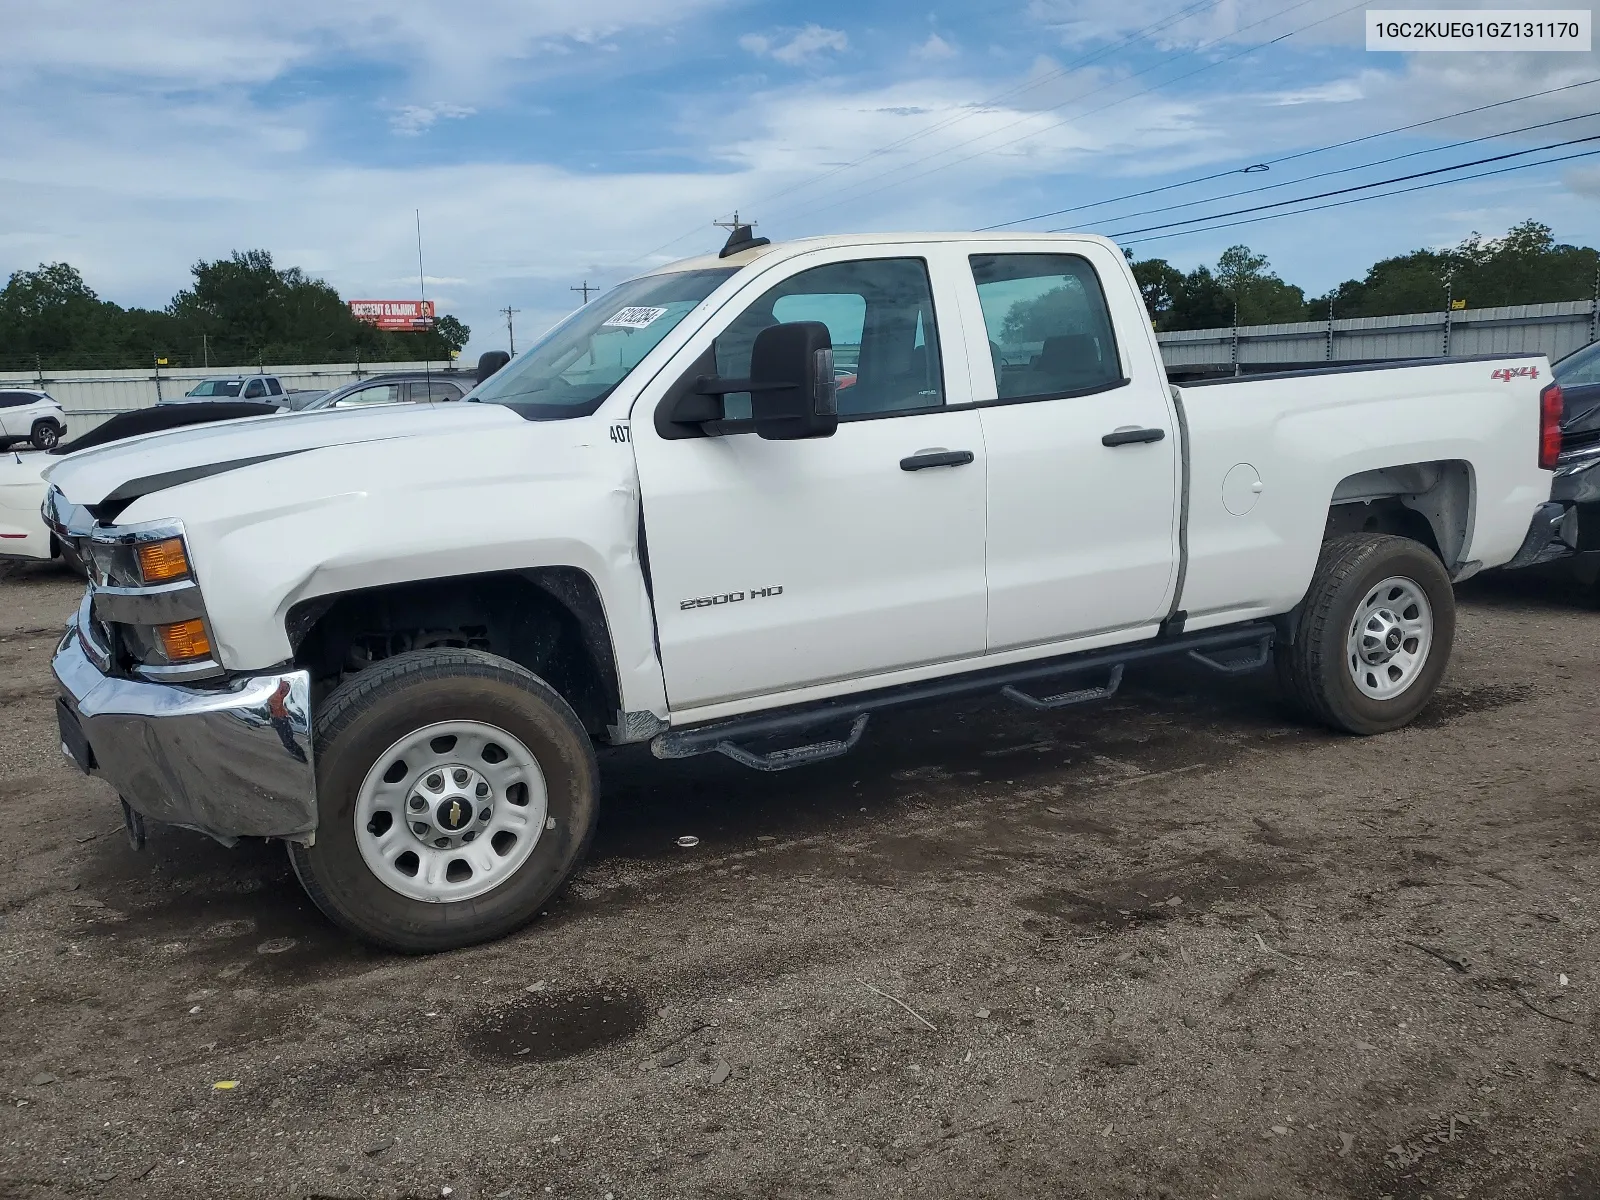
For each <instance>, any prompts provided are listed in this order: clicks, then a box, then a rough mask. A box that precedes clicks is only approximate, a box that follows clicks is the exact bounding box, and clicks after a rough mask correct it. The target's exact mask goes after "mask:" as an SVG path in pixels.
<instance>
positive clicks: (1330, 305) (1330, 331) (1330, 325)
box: [1326, 292, 1333, 362]
mask: <svg viewBox="0 0 1600 1200" xmlns="http://www.w3.org/2000/svg"><path fill="white" fill-rule="evenodd" d="M1326 358H1327V360H1328V361H1329V362H1332V361H1333V293H1332V292H1329V293H1328V352H1327V355H1326Z"/></svg>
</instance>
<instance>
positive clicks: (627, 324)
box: [601, 308, 667, 329]
mask: <svg viewBox="0 0 1600 1200" xmlns="http://www.w3.org/2000/svg"><path fill="white" fill-rule="evenodd" d="M666 315H667V310H666V309H664V308H623V309H619V310H618V311H617V315H616V316H614V317H612V318H610V319H609V320H607V321H603V322H601V324H603V325H609V326H610V327H611V328H613V329H644V328H645V327H646V326H648V325H650V324H652V323H653V322H655V321H656V320H658V319H660V318H661V317H664V316H666Z"/></svg>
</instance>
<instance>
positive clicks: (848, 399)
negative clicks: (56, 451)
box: [48, 229, 1561, 952]
mask: <svg viewBox="0 0 1600 1200" xmlns="http://www.w3.org/2000/svg"><path fill="white" fill-rule="evenodd" d="M1533 368H1537V370H1534V369H1533ZM1546 374H1547V372H1546V371H1545V369H1544V365H1543V362H1542V360H1541V359H1530V358H1522V357H1515V356H1512V357H1506V358H1496V359H1486V360H1467V361H1460V360H1458V361H1453V362H1448V363H1443V364H1439V365H1421V364H1418V365H1410V364H1407V365H1402V366H1399V367H1389V368H1385V369H1369V368H1365V367H1352V368H1334V369H1330V370H1327V371H1318V372H1297V373H1293V374H1289V375H1282V376H1263V377H1255V378H1246V379H1240V380H1229V381H1225V382H1220V383H1217V384H1214V385H1212V384H1203V385H1198V386H1192V387H1183V388H1178V387H1173V386H1170V385H1169V384H1168V382H1167V380H1166V377H1165V374H1164V371H1163V368H1162V362H1161V358H1160V355H1159V352H1158V348H1157V344H1156V339H1155V336H1154V333H1153V332H1152V330H1151V325H1150V319H1149V317H1148V315H1147V314H1146V312H1145V310H1144V308H1143V307H1142V305H1141V302H1140V297H1139V291H1138V289H1137V287H1136V286H1135V283H1134V280H1133V277H1132V275H1131V273H1130V272H1129V269H1128V266H1127V264H1126V263H1125V262H1124V260H1123V256H1122V254H1121V253H1120V252H1119V251H1118V249H1117V248H1116V246H1114V245H1112V244H1110V243H1108V242H1106V241H1104V240H1102V239H1098V238H1093V237H1086V236H1048V237H1047V236H1020V237H1019V236H1009V235H1005V236H999V235H972V234H947V235H908V236H893V235H875V236H858V237H827V238H818V239H811V240H805V241H796V242H792V243H788V244H783V245H769V244H766V243H765V241H764V240H761V239H755V238H753V237H751V236H750V234H749V231H748V230H747V229H741V230H737V231H735V234H734V236H733V238H731V239H730V243H729V245H728V246H726V247H725V248H724V249H723V252H722V254H721V255H712V256H706V257H704V258H696V259H691V260H688V261H684V262H679V263H676V264H674V265H671V266H667V267H663V268H661V269H659V270H657V271H654V272H652V273H651V274H648V275H645V276H642V277H640V278H637V279H634V280H632V281H631V282H628V283H625V284H623V285H622V286H620V287H618V288H617V289H615V290H614V291H612V292H609V293H607V294H606V295H604V296H602V297H601V298H599V299H597V300H595V301H594V302H593V303H591V304H589V305H587V306H586V307H584V308H583V309H581V310H579V311H578V312H577V313H575V314H574V315H573V316H572V317H570V318H569V319H568V320H566V321H565V322H563V323H562V324H560V325H558V326H557V327H556V328H554V329H552V330H551V331H550V332H549V333H547V334H546V335H545V336H544V337H543V338H542V339H541V340H540V341H539V342H538V343H537V344H535V345H534V346H533V347H532V348H531V349H529V350H527V351H525V352H524V353H523V354H521V355H520V356H518V357H517V358H516V359H515V360H513V361H512V362H511V363H510V364H509V365H507V366H506V367H504V368H503V369H502V370H500V371H499V372H498V373H497V374H495V375H493V376H492V377H490V378H488V379H487V380H485V381H484V382H483V383H481V384H480V385H478V386H477V388H475V389H474V391H473V392H472V393H471V394H470V395H469V396H468V397H467V399H466V401H464V402H463V403H460V404H454V405H450V406H449V411H448V412H445V411H441V410H435V409H428V408H422V407H411V406H397V407H385V408H382V409H378V410H366V411H362V410H351V411H343V412H333V413H326V414H317V415H315V416H306V417H301V416H294V415H291V416H278V417H271V418H263V419H257V420H246V421H236V422H223V423H219V424H213V425H208V426H205V427H202V428H196V429H191V430H185V431H178V432H172V433H166V434H159V435H154V436H151V437H149V438H145V439H141V440H139V441H137V442H133V443H129V444H125V445H122V446H110V447H106V448H104V449H102V450H93V451H88V452H86V453H81V454H76V455H73V456H72V457H71V458H70V459H68V460H66V461H64V462H62V463H61V464H60V465H59V466H57V467H55V468H54V469H53V471H52V473H51V481H52V485H53V487H52V491H51V496H50V500H49V502H48V504H49V515H50V517H51V520H52V525H53V527H54V529H55V530H56V534H57V536H58V537H75V538H77V539H78V541H79V543H80V545H81V553H82V554H83V556H84V558H85V559H86V561H88V562H89V563H90V564H91V569H92V582H91V586H90V587H89V590H88V592H87V594H86V595H85V597H84V599H83V604H82V607H81V608H80V610H79V612H78V615H77V617H76V619H75V621H74V622H73V623H72V626H71V628H70V629H69V630H68V632H67V635H66V637H65V638H64V639H63V641H62V643H61V646H60V649H59V651H58V653H57V655H56V658H55V673H56V677H57V679H58V680H59V683H60V693H61V699H60V704H59V706H58V709H59V717H60V722H61V735H62V741H63V748H64V749H65V750H66V751H67V753H68V754H69V755H70V756H71V757H72V758H73V759H74V760H75V761H76V762H77V763H78V764H79V765H80V766H81V767H82V768H84V769H85V770H86V771H93V772H97V773H98V774H100V775H101V776H103V777H104V779H105V780H107V781H108V782H109V783H110V784H111V785H113V786H114V787H115V788H116V790H117V791H118V792H120V793H121V795H122V798H123V801H124V815H125V817H126V818H127V820H128V823H129V830H130V835H132V836H134V837H135V838H142V832H143V828H144V819H145V818H146V817H148V818H151V819H155V820H160V821H165V822H171V823H175V824H178V825H184V826H188V827H190V828H193V829H198V830H202V831H204V832H206V833H209V834H211V835H212V836H214V837H216V838H218V839H219V840H222V841H224V842H231V841H232V840H234V839H236V838H238V837H242V836H253V837H273V838H281V839H283V840H284V841H285V842H287V843H288V848H289V853H290V856H291V858H292V860H293V864H294V868H295V870H296V872H297V873H298V875H299V878H300V880H301V881H302V883H303V884H304V886H305V888H306V890H307V891H308V892H309V893H310V895H311V896H312V897H313V899H314V900H315V901H316V903H317V904H318V905H319V906H321V908H322V909H323V910H324V911H325V912H326V913H327V914H328V915H329V916H330V917H332V918H333V919H334V920H336V921H338V922H340V923H342V924H343V925H344V926H346V927H347V928H349V929H351V930H353V931H355V932H356V933H357V934H359V935H361V936H363V937H365V938H368V939H371V940H372V941H375V942H378V943H381V944H383V945H386V946H389V947H393V948H396V949H399V950H404V951H414V952H416V951H431V950H440V949H445V948H448V947H455V946H461V945H466V944H469V943H472V942H477V941H481V940H485V939H488V938H493V937H497V936H499V935H502V934H505V933H506V932H508V931H510V930H512V929H515V928H517V927H518V926H520V925H522V924H523V923H525V922H527V921H528V920H529V919H530V918H532V917H533V916H534V915H535V914H536V913H538V911H539V909H540V906H541V905H543V904H544V903H545V901H546V900H547V899H548V898H549V897H550V896H551V894H552V893H553V892H554V891H555V890H556V889H557V888H559V887H560V886H561V885H562V883H563V881H564V880H566V879H567V878H568V877H569V876H570V875H571V873H572V872H573V870H574V868H575V867H576V866H577V864H578V862H579V860H580V858H581V856H582V855H583V853H584V850H585V847H586V845H587V843H588V841H589V837H590V832H591V830H592V829H593V827H594V821H595V814H596V807H597V805H598V803H599V795H598V787H599V784H598V775H597V769H596V762H595V747H596V745H597V744H598V745H602V746H603V745H618V744H622V743H629V742H642V741H648V742H649V743H650V746H651V748H652V749H653V751H654V752H655V754H656V755H658V756H659V757H661V758H681V757H685V756H688V755H694V754H701V753H706V752H713V751H715V752H720V753H723V754H725V755H728V756H730V757H731V758H734V759H736V760H737V761H739V762H741V763H744V764H747V765H749V766H751V767H756V768H760V769H764V770H773V769H778V768H782V767H789V766H795V765H799V764H801V763H805V762H810V761H815V760H818V759H821V758H825V757H830V756H833V755H835V754H840V753H843V752H845V751H846V750H848V749H849V748H851V747H852V746H854V745H855V744H856V742H857V741H858V740H859V739H860V738H861V737H862V736H863V730H864V727H865V725H866V724H867V719H868V717H869V716H870V714H872V713H874V712H876V711H878V710H880V709H884V708H887V707H889V706H891V705H902V704H909V703H914V702H927V701H934V700H938V699H940V698H943V697H948V696H952V695H956V694H959V693H968V692H976V691H980V690H990V691H1003V692H1004V694H1005V695H1007V696H1009V697H1011V698H1012V699H1014V700H1016V701H1017V702H1019V703H1020V704H1023V705H1026V706H1029V707H1030V708H1035V709H1038V708H1057V707H1062V706H1065V705H1069V704H1076V703H1079V702H1081V701H1085V700H1091V699H1095V698H1098V697H1102V696H1106V695H1109V694H1110V693H1112V692H1113V691H1114V690H1115V689H1116V687H1117V684H1118V682H1119V681H1120V679H1121V677H1122V671H1123V667H1124V665H1125V664H1128V663H1131V662H1134V661H1136V660H1147V659H1154V658H1157V657H1160V656H1170V655H1184V656H1188V657H1189V658H1190V659H1193V660H1197V661H1199V662H1201V663H1204V664H1206V665H1208V666H1211V667H1214V668H1216V669H1217V670H1221V671H1228V672H1236V671H1243V670H1249V669H1252V668H1255V667H1262V666H1265V665H1267V663H1268V662H1269V660H1273V659H1275V660H1276V666H1277V670H1278V673H1279V675H1280V676H1281V678H1282V681H1283V684H1284V686H1285V688H1286V690H1287V692H1288V694H1289V696H1290V697H1291V698H1292V700H1293V701H1294V702H1295V703H1296V704H1297V705H1298V706H1299V707H1300V708H1301V709H1302V710H1304V711H1305V712H1306V713H1307V714H1308V715H1310V716H1311V717H1312V718H1314V719H1317V720H1320V721H1322V722H1325V723H1327V724H1329V725H1331V726H1333V727H1334V728H1336V729H1341V730H1345V731H1348V732H1351V733H1358V734H1368V733H1379V732H1382V731H1385V730H1391V729H1394V728H1396V727H1398V726H1401V725H1404V724H1405V723H1406V722H1408V721H1409V720H1411V718H1412V717H1413V716H1415V715H1416V713H1417V712H1418V711H1419V710H1420V709H1421V708H1422V706H1423V705H1424V704H1425V703H1426V702H1427V700H1428V698H1429V696H1430V695H1431V694H1432V693H1433V691H1434V689H1435V687H1436V685H1437V684H1438V682H1439V679H1440V676H1441V675H1442V674H1443V672H1444V670H1445V666H1446V662H1447V660H1448V658H1449V655H1450V649H1451V642H1452V636H1453V632H1454V623H1455V621H1454V607H1453V594H1452V589H1451V581H1452V579H1459V578H1462V577H1464V576H1466V575H1469V574H1471V573H1472V572H1474V571H1476V570H1478V569H1479V568H1482V567H1493V566H1500V565H1505V564H1508V563H1510V562H1512V561H1514V560H1517V559H1518V558H1519V557H1526V558H1531V557H1533V556H1535V555H1537V554H1538V553H1539V552H1540V551H1542V550H1544V549H1545V547H1546V546H1547V544H1548V543H1549V542H1550V541H1551V539H1552V538H1553V537H1554V536H1555V526H1556V524H1557V523H1558V522H1559V518H1560V516H1561V511H1560V506H1559V505H1557V506H1552V505H1550V504H1549V496H1550V490H1551V470H1550V468H1551V466H1552V465H1553V461H1554V455H1555V452H1556V451H1557V450H1558V449H1559V429H1558V428H1557V423H1558V422H1559V419H1560V403H1559V396H1557V397H1556V401H1555V403H1554V405H1553V406H1552V403H1551V400H1550V396H1549V395H1548V394H1544V395H1542V394H1541V388H1540V382H1539V381H1540V380H1542V379H1543V378H1544V377H1545V375H1546ZM85 531H87V532H85Z"/></svg>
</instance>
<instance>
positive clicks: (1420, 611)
mask: <svg viewBox="0 0 1600 1200" xmlns="http://www.w3.org/2000/svg"><path fill="white" fill-rule="evenodd" d="M1432 647H1433V607H1432V606H1431V605H1430V604H1429V603H1428V595H1427V593H1426V592H1424V591H1423V590H1422V585H1421V584H1419V583H1417V582H1416V580H1414V579H1407V578H1405V577H1404V576H1402V575H1392V576H1390V577H1389V578H1388V579H1385V580H1384V581H1383V582H1382V583H1379V584H1377V585H1375V586H1373V587H1371V588H1368V589H1367V594H1366V597H1365V599H1363V600H1362V601H1361V603H1360V604H1359V605H1357V606H1356V612H1355V616H1354V617H1353V618H1352V619H1351V621H1350V636H1349V638H1348V639H1347V642H1346V647H1345V658H1346V660H1347V664H1348V666H1349V668H1350V678H1351V679H1352V680H1354V681H1355V685H1356V687H1357V688H1359V689H1360V691H1361V693H1362V695H1364V696H1369V697H1371V698H1372V699H1374V700H1393V699H1394V698H1395V697H1396V696H1398V695H1400V694H1401V693H1402V692H1404V691H1405V690H1406V689H1407V688H1408V687H1410V686H1411V684H1412V683H1413V682H1414V681H1415V680H1416V678H1417V676H1418V675H1420V674H1421V673H1422V668H1423V665H1424V664H1425V663H1426V662H1427V661H1428V651H1429V650H1430V649H1432Z"/></svg>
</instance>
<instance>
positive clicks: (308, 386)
mask: <svg viewBox="0 0 1600 1200" xmlns="http://www.w3.org/2000/svg"><path fill="white" fill-rule="evenodd" d="M453 365H454V364H449V363H444V362H435V363H423V362H393V363H319V364H315V365H310V366H304V365H302V366H286V367H275V366H265V367H260V368H257V367H255V366H250V367H241V368H237V369H234V370H230V369H228V368H227V367H220V368H219V367H211V368H209V369H208V368H204V367H185V368H181V369H175V370H168V369H167V368H165V367H162V368H159V369H157V368H151V369H141V370H122V371H51V370H44V371H42V372H26V373H22V374H17V373H12V374H0V388H8V387H12V388H16V387H21V388H43V389H44V390H45V391H47V392H49V393H50V394H51V395H52V396H54V397H55V398H56V399H57V400H59V401H61V406H62V407H63V408H65V409H66V410H67V431H68V432H67V436H68V437H76V436H77V435H78V434H80V433H87V432H88V431H89V430H91V429H93V428H94V427H95V426H97V425H99V424H100V423H101V422H102V421H104V420H106V419H107V418H108V417H113V416H115V415H116V414H117V413H120V412H128V411H130V410H132V409H136V408H148V407H150V405H152V404H155V403H156V402H157V401H158V400H161V399H163V398H165V399H167V400H172V399H175V398H177V397H179V396H181V395H183V394H184V393H185V392H187V391H188V390H189V389H190V388H192V387H193V386H194V385H195V384H197V383H199V382H200V381H201V380H202V379H216V378H219V377H222V378H227V377H229V376H233V375H243V376H246V377H248V376H251V375H255V374H258V373H259V374H263V375H276V376H277V377H278V379H279V380H280V381H281V382H282V384H283V386H284V387H285V388H288V389H289V390H291V391H301V390H304V391H318V392H326V391H332V390H333V389H334V388H336V387H343V386H344V385H345V384H347V383H353V382H354V381H355V380H357V379H363V378H367V377H369V376H372V375H381V374H383V373H384V372H385V371H421V370H424V369H431V370H435V371H442V370H444V369H445V368H446V367H447V366H453Z"/></svg>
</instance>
